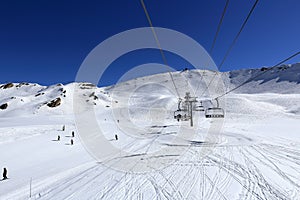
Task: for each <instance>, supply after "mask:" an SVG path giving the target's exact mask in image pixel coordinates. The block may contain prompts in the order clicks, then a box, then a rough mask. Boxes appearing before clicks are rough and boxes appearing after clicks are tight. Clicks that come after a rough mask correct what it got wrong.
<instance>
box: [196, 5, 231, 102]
mask: <svg viewBox="0 0 300 200" xmlns="http://www.w3.org/2000/svg"><path fill="white" fill-rule="evenodd" d="M228 4H229V0H227V1H226V4H225V6H224V9H223V12H222V15H221V18H220V21H219V23H218V27H217V31H216V34H215V36H214V39H213V43H212V45H211V47H210V50H209V54H210V55H211V54H212V52H213V49H214V47H215V44H216V41H217V37H218V35H219V32H220V29H221V25H222V23H223V19H224V16H225V13H226V11H227V7H228ZM200 76H201V74H200ZM202 79H203V77H202V76H201V80H200V82H199V84H198V86H197V88H196V90H195V94H196V93H197V91H198V89H199V86H200V83H201V81H202ZM201 96H202V95H201Z"/></svg>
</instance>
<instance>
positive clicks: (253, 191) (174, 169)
mask: <svg viewBox="0 0 300 200" xmlns="http://www.w3.org/2000/svg"><path fill="white" fill-rule="evenodd" d="M261 70H264V69H249V70H238V71H233V72H224V73H216V72H213V71H209V70H189V71H183V72H173V77H174V81H175V83H176V87H177V89H178V92H179V95H180V96H181V97H183V96H184V94H185V92H187V91H188V92H191V93H192V94H195V95H196V96H198V97H200V98H199V99H200V100H202V101H203V103H204V104H203V105H204V106H205V107H206V108H208V107H211V106H212V104H214V102H210V101H209V99H210V98H213V97H217V96H218V95H221V94H223V93H224V92H226V91H228V90H229V89H232V88H234V87H236V86H238V85H239V84H241V83H243V82H244V81H246V80H248V79H249V78H251V77H255V76H256V75H257V74H258V73H261V72H263V71H261ZM212 78H213V81H211V80H212ZM208 84H209V86H210V87H209V88H208V89H206V85H208ZM57 99H59V100H57ZM220 103H221V106H222V107H223V108H224V109H225V111H226V117H225V119H224V120H219V119H207V118H205V117H204V113H203V112H195V113H194V117H195V124H194V127H193V128H192V127H190V126H189V123H188V122H177V121H176V120H174V118H173V111H174V110H176V109H177V93H176V91H175V89H174V85H173V83H172V81H171V80H170V75H169V74H168V73H164V74H157V75H152V76H147V77H140V78H137V79H135V80H130V81H127V82H123V83H119V84H117V85H114V86H110V87H104V88H97V87H95V86H94V85H92V84H89V83H71V84H67V85H62V84H57V85H53V86H49V87H46V86H40V85H38V84H31V83H21V84H19V83H13V84H2V85H0V106H1V107H2V105H4V106H3V107H2V109H0V152H1V153H0V167H6V168H7V169H8V177H9V179H8V180H3V181H1V182H0V199H299V196H300V182H299V180H300V162H299V160H300V135H299V131H298V130H300V124H299V120H300V64H299V63H298V64H294V65H286V66H281V67H277V68H274V69H272V70H270V71H267V72H266V73H264V74H263V75H262V76H260V77H258V78H257V79H254V80H252V81H251V82H249V83H248V84H246V85H245V86H243V87H241V88H239V89H238V90H236V91H235V92H233V93H230V94H229V95H226V96H225V98H222V99H220ZM5 104H6V105H5ZM74 113H76V115H74ZM86 114H92V115H86ZM86 116H88V117H86ZM93 117H94V118H95V121H96V122H97V124H98V126H99V130H101V132H102V134H103V137H99V135H97V134H100V132H97V131H99V130H98V129H97V130H94V129H93V127H90V126H89V125H87V124H89V123H90V122H91V121H93ZM80 120H82V121H80ZM63 125H65V127H66V130H65V131H62V126H63ZM72 131H75V137H74V138H72V137H71V132H72ZM86 133H91V135H89V136H90V137H89V138H86V137H85V135H84V134H86ZM58 135H60V136H61V139H60V141H57V136H58ZM115 135H118V140H115ZM99 138H100V139H101V141H99ZM71 139H73V141H74V145H70V144H71ZM93 141H99V143H98V144H99V145H100V144H101V145H102V144H105V143H107V144H109V145H111V146H112V147H114V148H115V149H118V151H119V153H117V154H114V155H111V157H110V159H104V160H95V159H94V157H95V152H92V150H93V149H95V147H94V146H93V148H91V147H90V146H89V144H91V143H89V142H93ZM96 144H97V143H96ZM101 145H100V146H98V147H97V148H96V149H97V150H99V151H101V152H107V151H109V150H108V149H107V148H106V146H105V145H103V146H101ZM97 161H98V162H97ZM30 180H32V181H30ZM30 182H31V195H30Z"/></svg>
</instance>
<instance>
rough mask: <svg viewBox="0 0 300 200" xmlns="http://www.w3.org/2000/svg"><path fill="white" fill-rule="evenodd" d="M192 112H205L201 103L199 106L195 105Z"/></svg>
mask: <svg viewBox="0 0 300 200" xmlns="http://www.w3.org/2000/svg"><path fill="white" fill-rule="evenodd" d="M194 110H195V111H205V109H204V107H203V105H202V101H200V104H195V106H194Z"/></svg>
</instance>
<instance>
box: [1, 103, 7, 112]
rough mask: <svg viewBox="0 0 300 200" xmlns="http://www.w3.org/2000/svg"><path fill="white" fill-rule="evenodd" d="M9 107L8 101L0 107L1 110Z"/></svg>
mask: <svg viewBox="0 0 300 200" xmlns="http://www.w3.org/2000/svg"><path fill="white" fill-rule="evenodd" d="M7 107H8V104H7V103H4V104H2V105H1V106H0V109H1V110H5V109H6V108H7Z"/></svg>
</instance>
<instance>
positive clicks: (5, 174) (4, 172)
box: [2, 167, 7, 180]
mask: <svg viewBox="0 0 300 200" xmlns="http://www.w3.org/2000/svg"><path fill="white" fill-rule="evenodd" d="M5 179H7V169H6V168H5V167H4V168H3V179H2V180H5Z"/></svg>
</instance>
